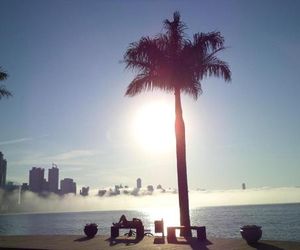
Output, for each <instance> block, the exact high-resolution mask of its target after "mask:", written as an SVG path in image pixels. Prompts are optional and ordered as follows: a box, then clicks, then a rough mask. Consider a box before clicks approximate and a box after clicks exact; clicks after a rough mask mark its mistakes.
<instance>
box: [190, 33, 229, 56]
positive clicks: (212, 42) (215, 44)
mask: <svg viewBox="0 0 300 250" xmlns="http://www.w3.org/2000/svg"><path fill="white" fill-rule="evenodd" d="M193 39H194V40H193V45H194V46H195V48H197V50H198V51H202V52H203V54H205V53H207V52H208V51H214V50H217V49H219V48H221V47H223V44H224V37H223V36H222V35H221V33H220V32H216V31H215V32H209V33H196V34H194V36H193Z"/></svg>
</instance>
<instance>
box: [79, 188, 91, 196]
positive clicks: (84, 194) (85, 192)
mask: <svg viewBox="0 0 300 250" xmlns="http://www.w3.org/2000/svg"><path fill="white" fill-rule="evenodd" d="M89 190H90V187H82V189H81V190H80V195H81V196H88V195H89Z"/></svg>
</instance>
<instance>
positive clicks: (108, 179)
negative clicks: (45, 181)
mask: <svg viewBox="0 0 300 250" xmlns="http://www.w3.org/2000/svg"><path fill="white" fill-rule="evenodd" d="M0 4H1V15H0V34H1V35H0V36H1V39H0V55H1V57H0V65H1V66H2V68H3V69H5V70H6V71H7V72H8V74H9V78H8V79H7V80H6V81H5V82H2V83H1V84H5V86H7V88H8V89H9V90H10V91H11V92H13V97H12V98H9V99H1V100H0V151H2V152H3V154H4V157H5V158H6V159H7V162H8V173H7V174H8V176H7V179H8V180H11V181H15V182H18V183H22V182H28V175H29V174H28V172H29V170H30V169H31V168H32V167H34V166H35V167H43V168H45V169H46V171H47V169H48V168H50V167H51V164H52V163H53V162H54V163H55V164H57V165H58V167H59V169H60V178H61V179H62V178H66V177H70V178H73V179H74V180H75V181H76V182H77V184H78V185H79V186H90V187H91V188H95V189H96V188H103V187H107V186H112V185H114V184H123V185H129V186H134V185H135V181H136V179H137V178H138V177H140V178H141V179H142V182H143V185H149V184H152V185H157V184H162V186H164V187H166V188H167V187H177V176H176V155H175V143H172V142H173V140H174V138H173V137H172V138H173V139H170V140H171V143H169V144H168V143H167V144H166V145H168V146H165V147H164V148H163V149H161V150H155V147H153V145H152V147H149V146H147V145H145V144H146V142H145V140H146V137H143V136H140V138H137V137H139V136H137V130H138V128H137V127H136V126H137V125H136V124H137V123H138V122H141V121H143V119H146V118H145V117H147V115H146V116H145V115H139V114H140V113H141V112H142V113H143V112H144V113H145V112H146V110H147V108H145V107H147V105H148V106H149V105H150V107H153V105H160V107H162V108H161V110H165V113H166V117H168V119H165V118H164V117H163V118H162V119H158V121H157V122H158V124H159V126H164V125H165V124H167V123H168V122H169V120H170V119H171V120H172V119H173V118H174V114H173V113H172V112H174V96H173V95H171V94H166V93H163V92H159V91H158V92H146V93H144V94H141V95H139V96H136V97H134V98H129V97H124V94H125V90H126V87H127V86H128V84H129V83H130V81H131V80H132V79H133V77H134V73H133V72H130V71H128V70H125V65H124V63H122V58H123V55H124V53H125V51H126V49H127V48H128V46H129V44H130V43H131V42H134V41H138V40H139V39H140V38H141V37H142V36H151V37H153V36H155V35H156V34H158V33H159V32H163V29H162V27H163V24H162V23H163V20H165V19H166V18H168V19H171V18H172V14H173V12H174V11H179V12H180V14H181V17H182V20H183V21H184V22H185V23H186V24H187V26H188V29H187V30H186V33H187V35H189V36H192V34H194V33H197V32H211V31H220V32H221V33H222V35H223V36H224V37H225V46H226V47H227V49H226V50H225V51H224V52H222V54H220V55H219V56H220V57H221V58H222V59H223V60H225V61H227V62H228V63H229V65H230V68H231V71H232V81H231V82H230V83H229V84H227V83H225V82H224V81H223V80H222V79H217V78H209V79H204V80H203V81H202V87H203V94H202V95H201V96H200V98H199V99H198V100H197V101H195V100H193V99H192V98H190V97H189V96H184V97H183V100H182V105H183V112H184V119H185V124H186V144H187V166H188V181H189V187H190V188H191V189H197V188H201V189H234V188H237V189H239V188H241V184H242V183H243V182H245V183H246V185H247V187H254V188H255V187H264V186H269V187H293V186H299V185H300V170H299V169H300V168H299V164H300V133H299V128H300V109H299V104H300V85H299V80H300V79H299V74H298V73H299V70H300V63H299V58H300V47H299V44H300V25H299V24H300V17H299V11H300V3H299V1H296V0H295V1H277V0H274V1H268V0H266V1H239V0H236V1H233V0H228V1H189V2H187V1H167V0H166V1H140V0H139V1H130V0H129V1H117V0H116V1H91V0H89V1H83V0H82V1H75V0H74V1H29V0H28V1H15V0H9V1H8V0H0ZM151 105H152V106H151ZM150 113H151V112H150ZM150 113H149V116H150ZM152 113H153V112H152ZM141 117H142V118H141ZM146 124H147V123H145V122H144V123H143V122H141V125H140V128H141V127H144V128H146V132H145V131H144V132H143V133H144V134H148V133H147V130H148V132H149V134H150V135H152V134H153V132H151V131H150V127H151V126H150V127H149V126H148V127H147V126H146ZM169 127H170V128H169V130H168V131H167V130H163V131H165V132H164V133H163V134H167V133H171V134H172V133H174V132H173V130H174V125H173V124H170V126H169ZM164 129H165V128H164ZM173 135H174V134H173ZM141 137H142V138H143V140H144V141H143V140H141ZM148 137H149V136H148ZM150 137H152V136H150ZM162 137H163V138H164V140H166V138H169V137H164V136H162ZM148 139H149V138H148ZM164 143H165V142H163V141H161V142H160V141H156V144H157V148H159V145H164ZM157 148H156V149H157Z"/></svg>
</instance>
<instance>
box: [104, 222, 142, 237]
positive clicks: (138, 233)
mask: <svg viewBox="0 0 300 250" xmlns="http://www.w3.org/2000/svg"><path fill="white" fill-rule="evenodd" d="M120 229H130V230H131V229H136V238H137V239H140V238H143V236H144V226H142V225H140V226H123V225H122V226H116V225H114V226H111V227H110V235H111V237H112V238H117V237H119V235H120V232H119V231H120Z"/></svg>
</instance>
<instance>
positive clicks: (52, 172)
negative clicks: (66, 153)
mask: <svg viewBox="0 0 300 250" xmlns="http://www.w3.org/2000/svg"><path fill="white" fill-rule="evenodd" d="M58 176H59V169H58V168H57V166H56V165H55V164H52V168H50V169H49V170H48V186H49V192H53V193H58Z"/></svg>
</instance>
